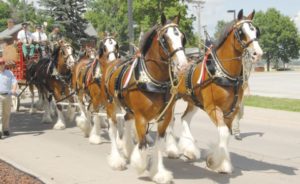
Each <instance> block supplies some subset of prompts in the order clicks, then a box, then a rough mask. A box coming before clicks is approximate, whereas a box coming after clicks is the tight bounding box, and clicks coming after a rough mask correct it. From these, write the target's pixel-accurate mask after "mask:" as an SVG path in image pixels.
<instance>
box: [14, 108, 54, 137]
mask: <svg viewBox="0 0 300 184" xmlns="http://www.w3.org/2000/svg"><path fill="white" fill-rule="evenodd" d="M41 119H42V114H41V113H32V114H29V113H27V112H15V113H12V114H11V116H10V129H11V132H12V134H11V136H17V135H25V134H33V135H34V136H38V135H41V134H43V133H44V130H48V129H52V127H53V124H52V123H50V124H45V123H41Z"/></svg>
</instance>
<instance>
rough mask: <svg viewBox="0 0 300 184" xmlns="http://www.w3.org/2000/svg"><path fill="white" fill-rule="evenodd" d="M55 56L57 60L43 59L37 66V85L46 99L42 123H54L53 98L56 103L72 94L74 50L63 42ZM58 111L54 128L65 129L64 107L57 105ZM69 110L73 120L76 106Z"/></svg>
mask: <svg viewBox="0 0 300 184" xmlns="http://www.w3.org/2000/svg"><path fill="white" fill-rule="evenodd" d="M54 55H55V58H53V59H49V58H42V59H41V61H39V63H38V64H37V66H36V75H37V76H38V77H37V82H36V83H37V84H36V85H37V87H38V88H39V91H40V92H41V94H42V96H43V99H44V110H45V113H44V114H43V119H42V122H52V118H51V114H50V108H51V106H50V105H51V98H52V97H51V96H52V95H53V96H54V99H55V103H56V102H58V101H60V100H61V99H63V98H65V96H68V95H69V94H70V85H69V83H70V79H71V69H72V67H73V66H74V64H75V59H74V57H73V48H72V46H71V45H70V44H69V43H67V42H65V41H63V40H61V41H59V43H58V48H57V49H56V50H55V53H54ZM68 101H70V102H71V103H73V102H74V100H73V98H72V97H70V98H68ZM69 106H70V105H69ZM56 110H57V115H58V118H57V122H56V123H55V125H54V127H53V128H54V129H64V128H65V127H66V123H65V118H64V116H63V112H62V106H61V105H60V104H59V103H57V104H56ZM69 110H70V113H69V114H68V115H69V116H68V117H69V118H70V119H72V118H73V116H74V114H75V106H72V107H70V108H69Z"/></svg>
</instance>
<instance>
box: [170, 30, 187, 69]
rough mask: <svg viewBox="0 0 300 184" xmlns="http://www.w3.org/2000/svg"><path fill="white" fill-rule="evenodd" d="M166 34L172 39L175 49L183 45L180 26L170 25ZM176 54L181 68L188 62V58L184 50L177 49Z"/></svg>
mask: <svg viewBox="0 0 300 184" xmlns="http://www.w3.org/2000/svg"><path fill="white" fill-rule="evenodd" d="M174 29H175V30H174ZM177 33H178V34H177ZM166 34H167V36H168V37H169V38H170V40H171V44H172V48H173V50H176V49H178V48H180V47H183V45H182V41H181V36H182V33H181V32H180V31H179V30H178V28H176V27H175V28H174V27H169V28H168V30H167V32H166ZM174 56H176V57H175V58H176V62H177V63H178V65H179V68H181V67H182V66H183V65H185V64H187V59H186V56H185V53H184V50H179V51H177V52H176V53H175V55H174Z"/></svg>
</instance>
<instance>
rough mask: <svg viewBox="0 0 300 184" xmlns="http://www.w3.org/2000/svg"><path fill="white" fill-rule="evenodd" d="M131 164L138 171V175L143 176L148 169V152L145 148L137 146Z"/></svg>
mask: <svg viewBox="0 0 300 184" xmlns="http://www.w3.org/2000/svg"><path fill="white" fill-rule="evenodd" d="M130 164H131V166H132V167H134V168H135V169H136V171H137V172H138V174H143V173H144V171H145V170H146V168H147V164H148V163H147V151H146V149H145V148H141V149H140V148H139V144H137V145H136V146H135V148H134V150H133V152H132V154H131V157H130Z"/></svg>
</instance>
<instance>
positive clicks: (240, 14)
mask: <svg viewBox="0 0 300 184" xmlns="http://www.w3.org/2000/svg"><path fill="white" fill-rule="evenodd" d="M243 17H244V13H243V9H241V10H240V11H239V13H238V17H237V18H238V19H237V20H242V19H243Z"/></svg>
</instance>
